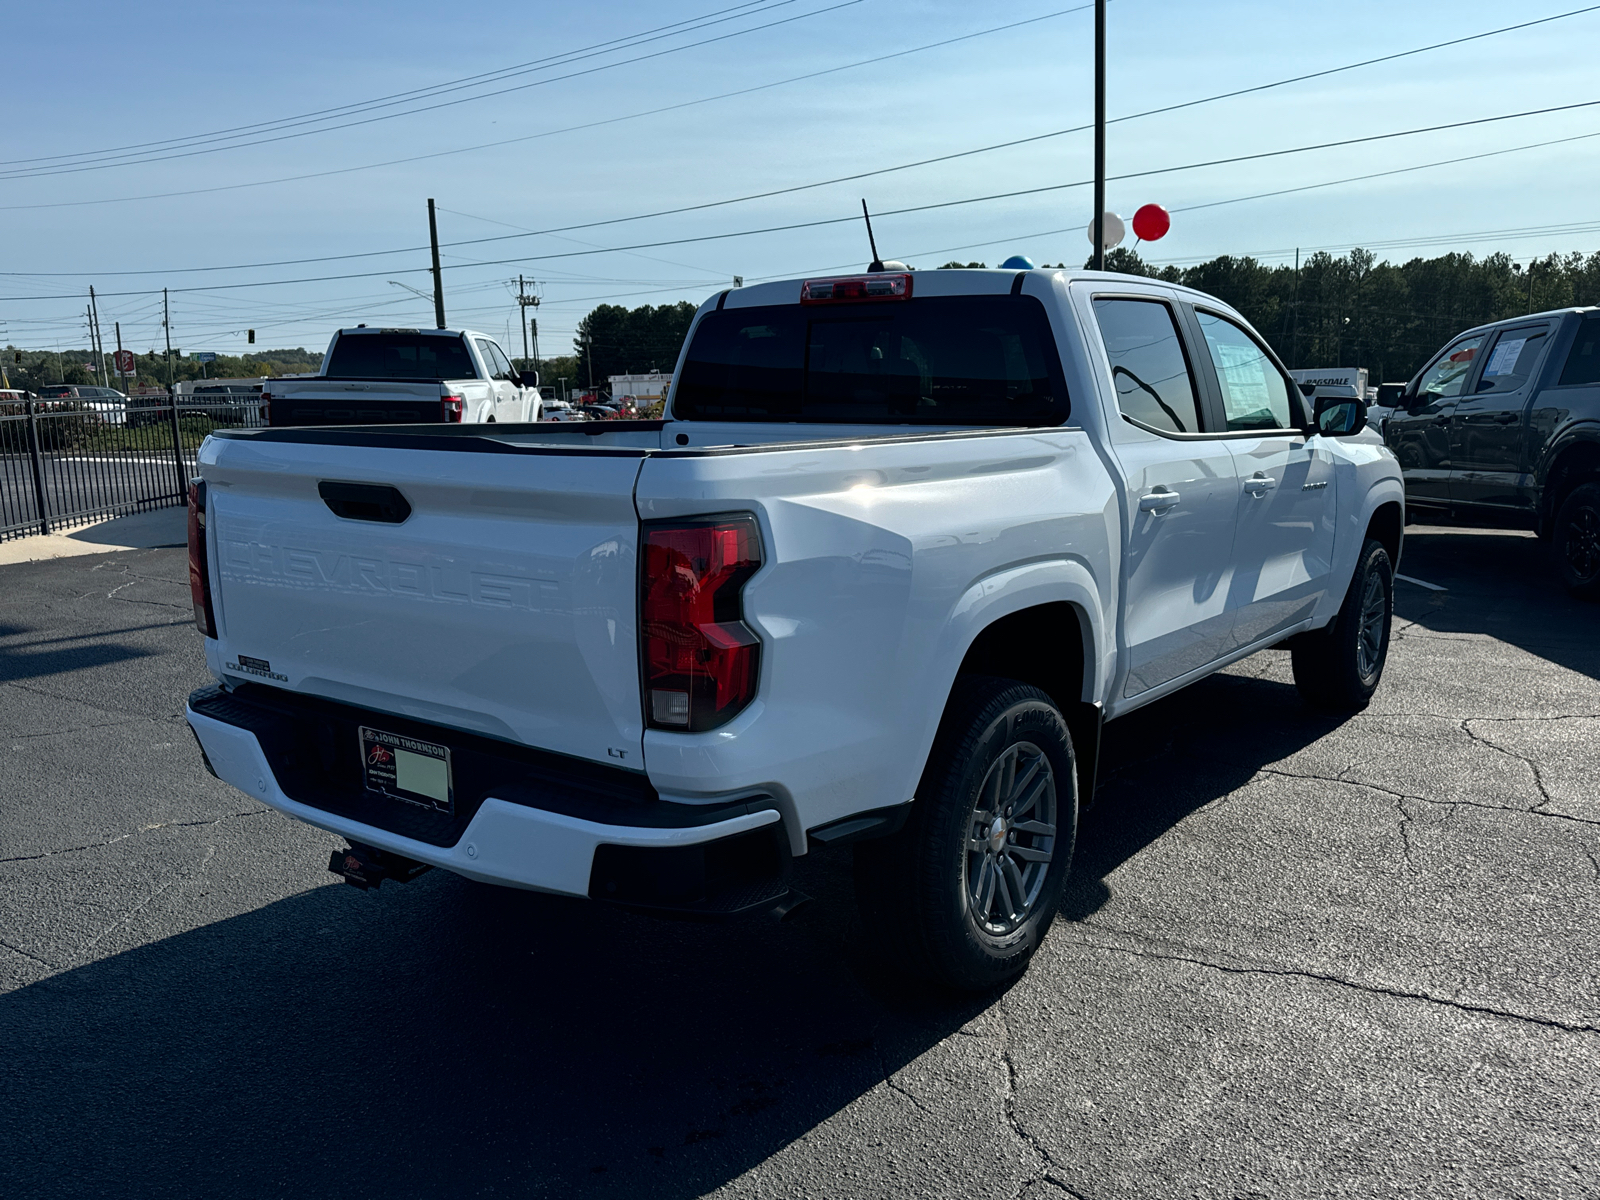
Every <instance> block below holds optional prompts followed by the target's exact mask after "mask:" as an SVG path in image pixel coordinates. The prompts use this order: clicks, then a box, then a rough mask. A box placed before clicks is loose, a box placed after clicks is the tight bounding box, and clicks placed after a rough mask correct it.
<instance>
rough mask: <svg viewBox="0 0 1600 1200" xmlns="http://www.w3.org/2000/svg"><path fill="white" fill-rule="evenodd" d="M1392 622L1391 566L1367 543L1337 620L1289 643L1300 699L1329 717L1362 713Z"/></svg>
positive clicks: (1384, 555)
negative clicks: (1328, 712) (1320, 629)
mask: <svg viewBox="0 0 1600 1200" xmlns="http://www.w3.org/2000/svg"><path fill="white" fill-rule="evenodd" d="M1393 619H1394V566H1393V565H1392V564H1391V563H1390V561H1389V552H1388V551H1387V550H1385V549H1384V548H1383V543H1381V542H1379V541H1376V540H1373V539H1368V541H1367V544H1366V545H1365V546H1363V547H1362V548H1361V557H1360V558H1359V559H1358V560H1357V561H1356V571H1355V575H1354V576H1353V577H1352V578H1351V580H1350V590H1349V591H1347V592H1346V593H1345V596H1344V603H1343V604H1342V605H1341V606H1340V608H1339V615H1338V616H1337V617H1335V618H1334V620H1333V623H1332V624H1330V625H1329V626H1328V628H1327V629H1326V630H1323V631H1319V632H1313V633H1306V634H1301V635H1300V637H1298V638H1296V639H1295V640H1294V643H1293V648H1292V652H1291V654H1292V661H1293V663H1294V685H1295V687H1296V688H1298V689H1299V691H1300V698H1301V699H1302V700H1304V701H1305V702H1306V703H1307V704H1309V705H1311V706H1312V707H1313V708H1321V709H1326V710H1328V711H1330V712H1359V711H1360V710H1361V709H1363V708H1365V707H1366V706H1367V702H1368V701H1370V700H1371V699H1372V693H1373V692H1375V691H1377V690H1378V683H1379V681H1381V680H1382V679H1383V665H1384V663H1385V662H1386V661H1387V660H1388V657H1389V627H1390V624H1391V623H1392V622H1393Z"/></svg>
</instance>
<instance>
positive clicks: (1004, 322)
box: [672, 296, 1069, 425]
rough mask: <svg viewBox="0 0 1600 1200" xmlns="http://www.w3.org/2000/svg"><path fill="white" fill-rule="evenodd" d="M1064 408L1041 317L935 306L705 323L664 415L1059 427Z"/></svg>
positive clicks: (997, 299) (966, 305)
mask: <svg viewBox="0 0 1600 1200" xmlns="http://www.w3.org/2000/svg"><path fill="white" fill-rule="evenodd" d="M1068 411H1069V406H1068V403H1067V394H1066V386H1065V384H1064V383H1063V382H1062V378H1061V369H1060V364H1059V362H1058V360H1057V358H1056V352H1055V340H1054V338H1053V337H1052V335H1051V333H1050V326H1049V322H1048V321H1047V319H1046V318H1045V313H1044V308H1043V306H1042V305H1040V304H1039V302H1038V301H1037V300H1034V299H1032V298H1030V297H1025V296H934V297H925V298H922V299H913V300H909V301H899V302H894V303H889V304H853V305H849V306H840V307H838V308H824V307H822V306H818V307H814V308H813V307H801V306H799V305H789V304H785V305H770V306H763V307H759V308H740V309H726V310H724V311H722V312H713V313H707V314H706V316H705V317H704V318H702V320H701V321H700V324H699V326H698V327H697V328H696V329H695V334H694V340H693V341H692V342H691V343H690V345H689V353H688V356H687V358H686V359H685V361H684V366H683V372H682V375H681V378H680V379H679V381H678V383H677V385H676V386H675V387H674V388H673V400H672V413H673V416H674V417H676V418H678V419H680V420H687V421H801V422H810V423H815V424H848V425H862V424H876V425H897V424H929V425H933V424H937V425H1059V424H1061V423H1062V422H1064V421H1065V420H1066V419H1067V414H1068Z"/></svg>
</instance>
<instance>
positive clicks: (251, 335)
mask: <svg viewBox="0 0 1600 1200" xmlns="http://www.w3.org/2000/svg"><path fill="white" fill-rule="evenodd" d="M245 334H246V335H247V339H248V340H249V342H250V344H251V345H252V346H254V345H255V344H256V331H255V330H254V329H246V330H245Z"/></svg>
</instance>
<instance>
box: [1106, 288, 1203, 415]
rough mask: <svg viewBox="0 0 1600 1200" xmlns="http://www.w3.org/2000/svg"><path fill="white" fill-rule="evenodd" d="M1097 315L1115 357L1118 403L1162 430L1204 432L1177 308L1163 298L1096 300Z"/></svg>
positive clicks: (1113, 371)
mask: <svg viewBox="0 0 1600 1200" xmlns="http://www.w3.org/2000/svg"><path fill="white" fill-rule="evenodd" d="M1094 315H1095V320H1096V321H1097V322H1098V323H1099V326H1100V337H1101V339H1102V340H1103V341H1104V342H1105V345H1106V357H1107V358H1109V359H1110V360H1111V378H1112V380H1113V381H1114V382H1115V383H1116V385H1117V407H1118V408H1119V409H1121V410H1122V415H1123V416H1125V417H1127V418H1128V419H1129V420H1130V421H1134V422H1136V423H1138V424H1140V425H1144V426H1147V427H1148V428H1150V429H1154V430H1157V431H1159V432H1162V433H1199V432H1200V405H1199V402H1198V401H1197V400H1196V398H1195V390H1194V377H1193V376H1192V375H1191V374H1190V372H1189V360H1188V358H1187V357H1186V356H1185V355H1184V352H1183V343H1182V342H1181V341H1180V340H1179V338H1178V327H1177V325H1176V324H1175V323H1174V321H1173V319H1172V309H1170V308H1169V307H1167V305H1165V304H1163V303H1162V302H1161V301H1160V300H1112V299H1107V300H1096V301H1095V302H1094Z"/></svg>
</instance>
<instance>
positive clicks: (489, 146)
mask: <svg viewBox="0 0 1600 1200" xmlns="http://www.w3.org/2000/svg"><path fill="white" fill-rule="evenodd" d="M1091 7H1093V5H1089V4H1080V5H1077V6H1076V7H1073V8H1063V9H1059V10H1057V11H1055V12H1049V13H1044V14H1043V15H1041V16H1037V17H1028V18H1027V19H1025V20H1021V21H1012V22H1010V23H1008V24H1005V25H994V26H990V27H989V28H987V29H979V30H976V31H975V32H973V33H965V34H961V35H959V36H957V37H951V38H944V39H943V40H941V41H937V42H928V43H926V44H924V45H921V46H913V47H911V48H910V49H907V50H896V51H894V52H892V53H889V54H879V55H876V56H874V57H872V58H863V59H858V60H857V61H855V62H850V63H843V64H841V65H840V66H836V67H825V68H823V69H822V70H820V71H810V72H807V73H805V74H803V75H792V76H790V77H788V78H787V79H778V80H772V81H770V82H767V83H761V84H755V85H753V86H751V87H745V88H738V89H736V90H734V91H731V92H720V93H718V94H717V95H714V96H702V97H699V98H698V99H694V100H683V101H679V102H677V103H675V104H665V105H661V106H660V107H657V108H647V109H644V110H642V111H640V112H634V113H625V114H623V115H622V116H618V117H605V118H602V119H600V120H595V121H585V122H583V123H581V124H578V125H566V126H563V127H561V128H559V129H547V130H543V131H541V132H539V133H530V134H524V135H522V136H521V137H514V138H502V139H500V140H498V141H493V142H480V143H478V144H477V145H473V146H460V147H457V148H455V149H452V150H437V151H434V152H432V153H430V154H413V155H410V156H408V157H405V158H391V159H385V160H383V161H382V162H375V163H364V164H362V165H360V166H355V167H337V168H334V169H332V170H327V171H311V172H307V173H305V174H302V175H285V176H280V177H279V178H276V179H258V180H253V181H251V182H249V183H231V184H224V185H221V186H218V187H209V188H186V189H184V190H183V191H178V192H150V193H146V194H144V195H139V196H111V197H107V198H104V199H99V200H63V201H55V202H53V203H49V204H12V205H0V212H21V211H30V210H33V209H40V208H81V207H84V206H88V205H98V204H123V203H131V202H134V201H138V200H168V199H172V198H173V197H176V196H201V195H209V194H211V193H214V192H234V191H239V190H241V189H245V188H254V187H269V186H272V185H274V184H279V183H300V182H303V181H305V180H308V179H326V178H328V177H330V176H333V175H349V174H353V173H355V172H358V171H373V170H378V169H380V168H382V167H395V166H404V165H406V164H408V163H415V162H427V161H429V160H431V159H435V158H448V157H451V156H454V155H457V154H470V153H472V152H474V151H478V150H496V149H500V148H501V147H504V146H511V145H516V144H518V143H521V142H530V141H536V140H539V139H541V138H547V137H555V136H557V135H558V134H563V133H579V132H583V131H585V130H589V129H598V128H601V127H602V126H606V125H616V124H620V123H621V122H623V121H633V120H638V119H640V118H643V117H653V116H658V115H660V114H661V113H668V112H676V111H677V110H679V109H684V108H693V107H695V106H697V105H701V104H710V103H712V102H714V101H717V100H730V99H733V98H736V97H738V96H748V95H750V94H752V93H754V92H760V91H768V90H770V89H772V88H775V87H783V86H786V85H787V84H791V83H801V82H804V81H806V80H810V79H819V78H821V77H822V76H824V75H836V74H838V73H839V72H841V71H852V70H855V69H857V68H860V67H867V66H873V65H875V64H877V63H881V62H888V61H889V60H891V59H895V58H904V57H906V56H907V55H911V54H921V53H923V52H924V51H927V50H937V49H941V48H943V47H945V46H951V45H954V44H956V43H957V42H965V41H971V40H972V39H973V38H979V37H987V36H988V35H989V34H992V33H1003V32H1006V31H1008V30H1012V29H1017V28H1020V27H1022V26H1025V25H1033V24H1037V23H1038V22H1040V21H1047V20H1051V19H1053V18H1055V17H1061V16H1067V15H1069V14H1071V13H1077V12H1083V11H1085V10H1086V9H1089V8H1091ZM996 148H998V147H996ZM887 169H888V170H903V169H904V168H903V167H890V168H887ZM368 253H369V254H387V253H400V251H383V250H378V251H369V252H368ZM351 257H362V256H361V255H352V256H351ZM293 261H295V262H298V261H305V260H293ZM264 265H269V266H287V265H290V264H289V263H287V262H280V263H270V264H264ZM189 269H191V270H200V269H203V268H189Z"/></svg>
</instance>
